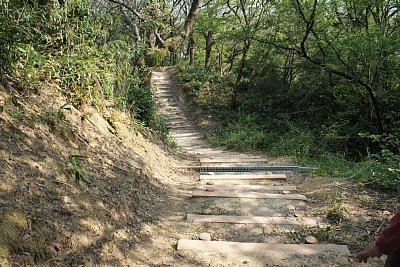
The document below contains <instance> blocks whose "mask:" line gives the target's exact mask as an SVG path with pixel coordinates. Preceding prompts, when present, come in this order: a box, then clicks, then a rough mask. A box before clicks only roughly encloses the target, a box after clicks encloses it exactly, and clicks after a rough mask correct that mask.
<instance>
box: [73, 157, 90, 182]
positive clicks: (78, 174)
mask: <svg viewBox="0 0 400 267" xmlns="http://www.w3.org/2000/svg"><path fill="white" fill-rule="evenodd" d="M68 158H69V162H70V163H71V165H72V173H73V175H74V177H75V182H76V183H79V182H80V181H81V180H83V181H84V182H85V183H87V184H89V185H92V184H93V180H92V178H90V177H89V176H88V175H87V174H86V172H85V170H84V169H83V168H82V166H81V165H80V161H82V160H83V159H84V158H85V157H84V156H80V155H70V156H69V157H68Z"/></svg>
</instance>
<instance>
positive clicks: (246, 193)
mask: <svg viewBox="0 0 400 267" xmlns="http://www.w3.org/2000/svg"><path fill="white" fill-rule="evenodd" d="M173 73H174V68H166V69H161V70H158V71H154V72H153V75H152V85H153V90H154V91H153V92H154V95H155V97H156V100H157V105H158V112H159V113H160V115H162V116H163V117H164V118H165V120H166V123H167V125H168V127H169V129H170V134H171V136H172V138H173V139H174V140H175V142H176V144H177V145H178V147H179V148H180V149H182V151H183V152H185V153H188V154H192V155H196V156H197V158H198V162H196V165H197V167H196V169H198V170H199V172H200V174H199V183H198V187H197V188H196V189H195V190H193V191H192V201H197V202H198V203H199V205H200V206H201V207H202V208H201V209H199V210H193V212H192V213H189V214H187V218H186V219H187V221H188V227H191V225H192V224H195V225H197V226H198V228H195V229H201V231H198V230H196V231H194V233H193V235H192V236H191V237H193V236H196V237H198V236H199V234H200V236H199V237H200V239H199V238H197V240H193V238H189V237H188V238H185V239H180V240H179V241H178V244H177V250H178V251H194V252H195V253H196V254H199V253H206V256H207V257H222V259H223V261H225V263H226V265H223V266H242V265H243V266H351V265H349V264H350V261H349V256H350V252H349V249H348V248H347V246H345V245H340V244H329V243H324V242H318V240H314V239H313V238H312V237H310V236H309V237H308V238H307V242H306V241H305V240H306V239H305V237H306V235H307V234H308V233H319V232H320V233H322V232H323V231H324V228H325V227H327V224H326V223H324V221H323V219H322V218H319V217H312V216H311V217H308V216H307V215H308V214H307V205H312V203H311V202H309V201H308V198H307V197H306V196H304V195H302V194H299V193H298V192H297V189H296V187H295V186H293V185H290V184H289V183H288V181H287V176H288V175H292V176H295V175H296V174H295V173H292V174H290V173H291V171H292V170H293V168H290V167H288V166H283V168H282V166H276V165H277V164H276V163H275V164H274V163H271V159H269V158H264V157H259V156H253V155H246V154H241V153H234V152H228V151H224V150H221V149H217V148H212V147H211V146H210V145H209V144H208V143H207V142H206V141H205V140H204V139H203V136H202V134H201V132H200V131H199V130H198V129H197V128H196V127H195V125H193V123H192V121H191V120H190V119H189V118H188V117H187V115H186V114H185V112H184V110H183V109H182V105H183V103H182V102H181V101H179V97H178V96H179V93H178V87H177V84H176V83H175V82H174V79H173ZM273 165H275V166H273ZM272 167H275V168H272ZM305 243H308V244H305ZM207 253H208V254H207ZM225 263H224V264H225Z"/></svg>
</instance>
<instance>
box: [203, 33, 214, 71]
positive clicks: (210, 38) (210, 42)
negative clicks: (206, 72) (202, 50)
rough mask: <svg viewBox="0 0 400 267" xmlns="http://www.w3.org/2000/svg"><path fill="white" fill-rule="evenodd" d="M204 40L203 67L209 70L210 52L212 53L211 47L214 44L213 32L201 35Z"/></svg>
mask: <svg viewBox="0 0 400 267" xmlns="http://www.w3.org/2000/svg"><path fill="white" fill-rule="evenodd" d="M203 36H204V39H205V40H206V56H205V59H204V67H205V68H206V69H209V68H210V63H211V52H212V47H213V45H214V44H215V41H214V39H213V32H212V31H208V32H207V33H203Z"/></svg>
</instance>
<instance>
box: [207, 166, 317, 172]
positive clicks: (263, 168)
mask: <svg viewBox="0 0 400 267" xmlns="http://www.w3.org/2000/svg"><path fill="white" fill-rule="evenodd" d="M313 169H315V168H311V167H299V166H231V167H223V166H202V167H200V172H268V171H270V172H298V171H304V170H313Z"/></svg>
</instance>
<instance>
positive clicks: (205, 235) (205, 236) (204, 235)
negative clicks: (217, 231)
mask: <svg viewBox="0 0 400 267" xmlns="http://www.w3.org/2000/svg"><path fill="white" fill-rule="evenodd" d="M199 239H200V240H204V241H211V235H210V234H209V233H201V234H200V235H199Z"/></svg>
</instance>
